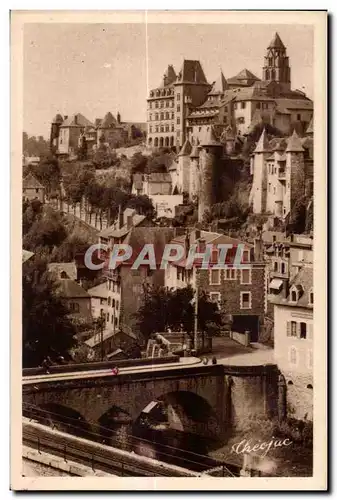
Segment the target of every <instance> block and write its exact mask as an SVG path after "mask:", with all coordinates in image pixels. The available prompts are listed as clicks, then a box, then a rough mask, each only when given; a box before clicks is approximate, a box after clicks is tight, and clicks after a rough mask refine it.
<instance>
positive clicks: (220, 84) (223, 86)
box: [208, 70, 228, 95]
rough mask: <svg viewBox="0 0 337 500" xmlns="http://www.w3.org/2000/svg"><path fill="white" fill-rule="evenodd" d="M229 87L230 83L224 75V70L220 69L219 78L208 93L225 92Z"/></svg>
mask: <svg viewBox="0 0 337 500" xmlns="http://www.w3.org/2000/svg"><path fill="white" fill-rule="evenodd" d="M227 89H228V83H227V80H226V78H225V77H224V75H223V72H222V70H220V76H219V78H218V79H217V80H216V81H215V82H214V83H213V86H212V89H211V91H210V92H209V94H208V95H215V94H224V93H225V91H226V90H227Z"/></svg>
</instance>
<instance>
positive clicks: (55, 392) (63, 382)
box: [23, 365, 278, 439]
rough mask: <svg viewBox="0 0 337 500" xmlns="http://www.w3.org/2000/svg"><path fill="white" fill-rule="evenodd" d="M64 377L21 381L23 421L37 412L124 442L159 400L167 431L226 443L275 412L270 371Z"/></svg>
mask: <svg viewBox="0 0 337 500" xmlns="http://www.w3.org/2000/svg"><path fill="white" fill-rule="evenodd" d="M71 375H74V374H69V378H68V377H67V376H64V374H62V377H60V379H59V380H57V377H56V379H55V377H53V378H54V380H47V379H48V376H46V377H41V379H42V381H39V380H34V381H28V380H26V381H25V379H24V385H23V408H24V415H26V416H32V415H33V414H34V409H35V410H36V409H37V408H38V409H39V410H44V412H46V413H44V414H45V415H48V418H49V423H50V421H51V422H54V421H55V420H57V418H56V415H63V416H64V418H65V420H64V422H67V423H68V424H70V425H74V429H76V428H78V427H79V426H81V427H82V428H83V429H88V430H90V432H92V429H95V432H99V431H98V430H97V429H107V428H110V429H114V432H118V433H119V432H121V431H122V430H123V432H124V433H126V434H127V435H131V434H132V432H133V428H134V426H135V425H138V424H139V421H140V418H141V417H142V418H143V417H144V416H151V413H152V414H153V412H156V406H158V402H160V401H161V402H162V403H163V404H164V405H165V407H166V409H167V421H168V425H169V427H170V428H171V429H172V428H173V429H175V430H179V431H183V432H187V433H193V434H198V435H199V436H204V437H206V438H217V439H225V438H226V437H229V435H230V434H231V432H232V430H233V429H234V428H236V429H240V428H242V429H243V428H245V427H247V424H249V422H250V421H251V420H252V419H259V418H262V419H263V418H266V417H272V416H275V415H276V414H277V411H278V370H277V367H276V366H275V365H263V366H255V367H254V366H252V367H247V366H245V367H235V366H223V365H210V366H204V365H199V366H193V367H188V366H184V367H180V368H179V367H177V368H173V369H172V368H171V369H167V368H165V367H163V368H159V369H158V368H157V370H156V371H151V369H147V370H144V368H142V369H141V370H139V371H133V373H122V372H121V373H120V374H119V375H118V376H115V377H114V376H106V375H105V376H104V375H103V374H102V373H97V376H92V375H91V376H90V377H89V376H87V374H85V373H83V376H80V377H79V376H78V374H76V378H75V377H73V378H72V376H71ZM38 378H39V377H38ZM156 403H157V404H156ZM68 432H69V429H68ZM101 434H102V431H101ZM103 434H104V432H103Z"/></svg>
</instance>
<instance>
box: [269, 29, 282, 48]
mask: <svg viewBox="0 0 337 500" xmlns="http://www.w3.org/2000/svg"><path fill="white" fill-rule="evenodd" d="M268 49H285V46H284V44H283V42H282V40H281V38H280V35H279V34H278V33H277V32H276V33H275V35H274V38H273V39H272V41H271V42H270V44H269V45H268Z"/></svg>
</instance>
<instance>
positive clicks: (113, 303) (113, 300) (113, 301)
mask: <svg viewBox="0 0 337 500" xmlns="http://www.w3.org/2000/svg"><path fill="white" fill-rule="evenodd" d="M112 307H115V299H112Z"/></svg>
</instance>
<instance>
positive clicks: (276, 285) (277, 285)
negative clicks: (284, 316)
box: [269, 279, 283, 291]
mask: <svg viewBox="0 0 337 500" xmlns="http://www.w3.org/2000/svg"><path fill="white" fill-rule="evenodd" d="M282 285H283V281H282V280H278V279H273V280H272V281H271V282H270V284H269V288H271V289H272V290H277V291H280V290H281V288H282Z"/></svg>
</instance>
